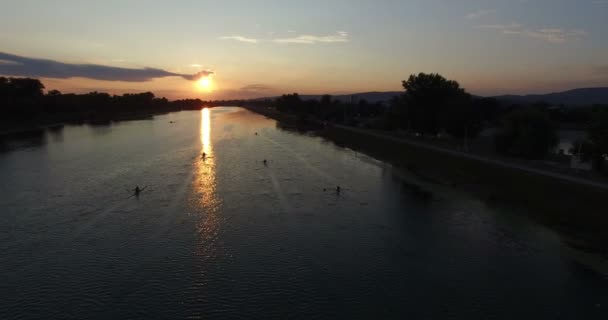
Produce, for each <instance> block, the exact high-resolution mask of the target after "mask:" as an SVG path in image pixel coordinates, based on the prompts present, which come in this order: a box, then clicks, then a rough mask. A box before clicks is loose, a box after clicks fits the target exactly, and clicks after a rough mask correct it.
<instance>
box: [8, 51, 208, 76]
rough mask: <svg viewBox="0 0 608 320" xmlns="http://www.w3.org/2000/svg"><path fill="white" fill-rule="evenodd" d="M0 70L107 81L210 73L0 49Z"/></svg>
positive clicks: (15, 73) (15, 74) (24, 74)
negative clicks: (24, 54) (76, 60)
mask: <svg viewBox="0 0 608 320" xmlns="http://www.w3.org/2000/svg"><path fill="white" fill-rule="evenodd" d="M0 61H3V63H0V74H2V75H7V76H22V77H45V78H58V79H67V78H75V77H80V78H89V79H96V80H107V81H129V82H142V81H149V80H152V79H155V78H164V77H182V78H184V79H187V80H197V79H199V78H201V77H205V76H208V75H210V74H212V73H213V72H211V71H201V72H199V73H196V74H180V73H173V72H169V71H165V70H162V69H155V68H144V69H130V68H120V67H111V66H104V65H98V64H71V63H64V62H59V61H54V60H48V59H37V58H27V57H22V56H17V55H13V54H8V53H4V52H0Z"/></svg>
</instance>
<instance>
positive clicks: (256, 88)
mask: <svg viewBox="0 0 608 320" xmlns="http://www.w3.org/2000/svg"><path fill="white" fill-rule="evenodd" d="M272 89H273V88H272V87H270V86H267V85H265V84H260V83H256V84H250V85H246V86H244V87H242V88H241V89H240V90H242V91H246V92H251V93H253V92H265V91H270V90H272Z"/></svg>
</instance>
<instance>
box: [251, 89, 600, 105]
mask: <svg viewBox="0 0 608 320" xmlns="http://www.w3.org/2000/svg"><path fill="white" fill-rule="evenodd" d="M401 93H403V92H401V91H388V92H362V93H353V94H344V95H332V99H335V100H340V101H342V102H350V101H354V102H357V101H359V100H362V99H365V100H367V102H369V103H376V102H383V101H388V100H390V99H391V98H392V97H394V96H396V95H399V94H401ZM321 96H322V95H301V96H300V97H301V98H302V99H303V100H310V99H320V98H321ZM272 98H275V97H271V98H260V99H254V100H261V99H272ZM492 98H495V99H497V100H499V101H501V102H503V103H515V104H531V103H535V102H546V103H549V104H552V105H565V106H588V105H593V104H608V87H606V88H582V89H573V90H568V91H563V92H555V93H548V94H529V95H502V96H495V97H492Z"/></svg>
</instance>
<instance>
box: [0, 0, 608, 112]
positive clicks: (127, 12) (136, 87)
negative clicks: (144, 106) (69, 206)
mask: <svg viewBox="0 0 608 320" xmlns="http://www.w3.org/2000/svg"><path fill="white" fill-rule="evenodd" d="M0 7H1V8H2V10H1V11H0V74H3V75H6V76H30V77H38V78H40V79H41V80H42V81H43V83H44V84H45V86H46V88H47V89H49V90H50V89H57V90H60V91H61V92H77V93H82V92H90V91H106V92H110V93H114V94H120V93H125V92H143V91H152V92H154V93H155V94H156V95H157V96H165V97H168V98H171V99H177V98H201V99H203V100H210V99H231V98H250V97H261V96H273V95H277V94H283V93H290V92H298V93H301V94H324V93H329V94H346V93H355V92H367V91H397V90H402V87H401V81H402V80H404V79H407V77H408V76H409V75H410V74H415V73H419V72H426V73H430V72H436V73H440V74H442V75H443V76H445V77H446V78H449V79H452V80H456V81H458V82H459V83H460V84H461V86H463V87H464V88H465V89H466V90H467V91H469V92H470V93H473V94H477V95H484V96H489V95H499V94H525V93H546V92H554V91H561V90H566V89H572V88H580V87H600V86H608V36H607V34H606V31H607V30H608V0H509V1H505V0H487V1H482V0H401V1H397V0H395V1H392V0H376V1H367V0H331V1H330V0H323V1H317V0H308V1H301V0H298V1H291V0H282V1H253V0H250V1H230V0H222V1H219V0H214V1H206V0H196V1H185V0H184V1H180V0H174V1H164V0H163V1H160V0H159V1H153V0H149V1H135V0H132V1H129V0H121V1H114V0H105V1H87V0H74V1H69V0H55V1H46V0H39V1H31V0H20V1H12V0H0ZM200 72H202V73H200ZM201 76H202V77H203V78H205V79H206V80H204V83H202V80H201V81H198V80H196V79H198V78H200V77H201ZM193 79H194V80H193Z"/></svg>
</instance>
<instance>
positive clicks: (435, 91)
mask: <svg viewBox="0 0 608 320" xmlns="http://www.w3.org/2000/svg"><path fill="white" fill-rule="evenodd" d="M403 88H404V89H405V94H404V95H403V107H404V108H405V109H406V110H405V111H404V112H400V114H401V115H403V117H404V118H403V119H402V123H403V126H404V127H407V128H409V129H411V130H414V131H416V132H421V133H428V134H433V135H435V134H437V133H439V132H441V131H443V130H445V131H447V132H448V133H450V134H452V135H454V136H457V137H464V136H466V135H469V136H474V135H476V134H477V133H478V132H479V131H480V129H481V121H480V119H479V115H478V114H476V113H475V112H474V109H473V107H472V98H471V95H470V94H468V93H467V92H466V91H465V90H464V89H463V88H461V87H460V85H459V84H458V82H456V81H453V80H448V79H446V78H444V77H443V76H441V75H439V74H436V73H431V74H426V73H419V74H418V75H410V77H409V78H408V80H405V81H403Z"/></svg>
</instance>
